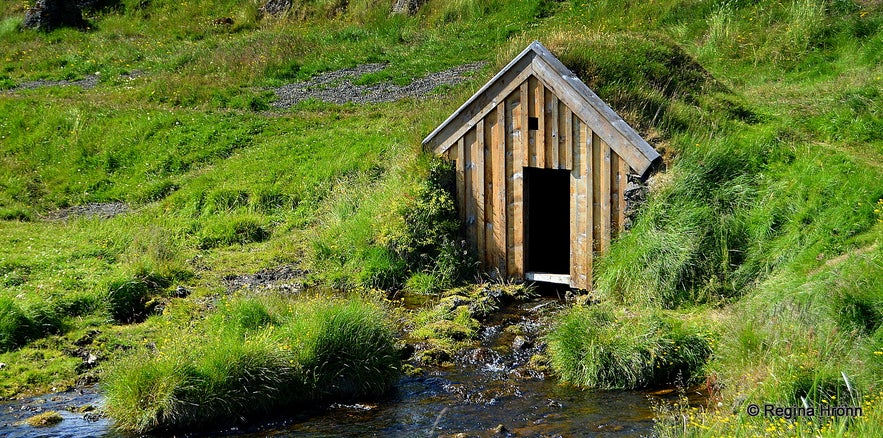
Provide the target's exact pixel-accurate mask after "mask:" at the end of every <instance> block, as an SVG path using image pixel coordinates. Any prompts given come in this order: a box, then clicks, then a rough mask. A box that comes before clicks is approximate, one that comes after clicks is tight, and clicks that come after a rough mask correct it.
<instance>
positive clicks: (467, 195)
mask: <svg viewBox="0 0 883 438" xmlns="http://www.w3.org/2000/svg"><path fill="white" fill-rule="evenodd" d="M475 141H476V140H475V128H472V129H470V130H468V131H466V134H465V135H463V170H464V173H463V176H464V181H463V183H464V187H463V205H465V206H466V208H465V210H466V220H465V221H464V224H465V226H466V241H467V242H468V243H469V248H470V249H471V250H473V251H475V253H476V254H477V253H478V241H477V235H476V232H475V229H476V223H477V221H476V219H475V216H476V214H477V213H476V206H477V203H476V202H475V158H474V157H475V152H474V151H475Z"/></svg>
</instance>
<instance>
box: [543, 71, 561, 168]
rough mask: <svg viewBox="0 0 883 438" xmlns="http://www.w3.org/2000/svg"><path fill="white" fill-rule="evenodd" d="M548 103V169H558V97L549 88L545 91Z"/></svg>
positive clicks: (546, 117)
mask: <svg viewBox="0 0 883 438" xmlns="http://www.w3.org/2000/svg"><path fill="white" fill-rule="evenodd" d="M545 101H546V115H545V120H546V141H545V143H546V168H549V169H558V150H559V149H560V148H559V145H558V132H559V130H558V96H556V95H555V93H552V90H549V89H548V88H547V89H546V90H545Z"/></svg>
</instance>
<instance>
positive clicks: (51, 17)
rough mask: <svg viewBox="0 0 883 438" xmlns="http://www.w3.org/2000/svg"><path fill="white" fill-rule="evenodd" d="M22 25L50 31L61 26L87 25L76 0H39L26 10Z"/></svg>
mask: <svg viewBox="0 0 883 438" xmlns="http://www.w3.org/2000/svg"><path fill="white" fill-rule="evenodd" d="M22 26H23V27H25V28H27V29H37V30H42V31H50V30H52V29H56V28H59V27H66V26H67V27H80V28H82V27H86V21H85V20H83V12H82V11H80V8H79V7H78V6H77V2H76V1H75V0H37V1H36V2H35V3H34V6H31V8H30V9H28V11H27V12H25V19H24V21H23V22H22Z"/></svg>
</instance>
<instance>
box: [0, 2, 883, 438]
mask: <svg viewBox="0 0 883 438" xmlns="http://www.w3.org/2000/svg"><path fill="white" fill-rule="evenodd" d="M259 6H260V4H258V3H255V2H252V1H242V0H228V1H215V2H210V1H202V0H195V1H189V2H184V3H181V2H170V1H165V0H154V1H151V2H137V1H134V0H132V1H130V0H124V1H121V2H120V3H118V4H116V5H115V6H114V7H111V8H108V9H104V10H101V11H97V12H92V13H89V14H87V19H88V20H89V23H90V28H89V29H88V30H84V31H81V30H75V29H59V30H55V31H52V32H49V33H41V32H35V31H30V30H22V29H21V28H20V25H21V22H22V19H23V15H24V8H25V4H23V3H20V2H5V3H3V4H2V6H0V20H2V21H0V41H2V44H0V60H3V62H2V70H0V88H3V89H5V90H6V91H3V92H2V94H0V218H2V222H0V242H2V245H0V274H2V276H0V312H2V313H0V351H2V353H0V362H3V363H6V364H7V365H8V366H7V367H5V368H2V369H0V396H12V395H16V394H22V393H27V392H40V391H46V390H48V389H50V388H52V387H61V386H64V385H71V384H74V383H75V382H77V381H78V380H79V381H80V382H84V381H89V380H93V379H95V378H97V377H96V376H98V375H99V374H97V373H96V371H95V370H93V369H88V368H85V367H84V366H83V365H82V363H83V361H82V359H81V358H79V357H77V354H78V353H77V351H80V350H82V347H81V344H82V342H85V341H83V339H84V338H85V337H88V335H89V333H92V331H93V330H96V329H97V330H99V331H100V334H98V335H94V336H92V337H93V338H94V339H90V340H89V344H88V345H89V347H88V348H89V350H90V351H94V352H96V353H97V354H98V355H99V356H100V359H101V360H102V361H107V362H113V361H114V360H116V358H117V357H121V356H126V355H128V354H131V352H132V351H134V352H135V354H142V353H141V352H142V351H145V348H147V347H145V345H147V344H150V343H151V342H152V340H154V341H155V340H156V339H158V338H162V336H163V333H167V332H168V331H170V330H176V327H182V326H185V325H187V324H190V323H191V320H192V319H200V318H201V317H202V316H203V315H210V314H213V313H214V310H213V309H215V303H216V301H217V300H218V299H219V297H223V296H225V295H227V294H228V293H229V291H228V290H227V288H226V286H225V284H224V282H223V279H224V278H225V277H226V276H229V275H236V274H244V273H253V272H256V271H258V270H260V269H262V268H270V267H275V266H279V265H295V266H297V267H299V268H300V269H303V270H305V271H309V274H308V276H307V279H306V281H307V282H308V283H309V284H317V285H320V284H321V285H331V286H334V287H338V288H344V289H353V288H359V287H376V288H385V289H386V288H392V289H395V288H401V287H404V286H406V285H407V286H408V287H410V288H411V289H412V290H415V291H423V292H432V291H438V290H439V289H442V288H445V287H451V286H453V285H455V284H456V283H457V282H459V281H461V280H463V279H472V278H474V272H473V271H472V270H471V266H470V264H469V263H468V262H466V263H463V261H462V259H463V258H462V257H460V256H459V255H458V254H459V253H458V251H459V250H460V249H459V247H458V246H457V244H456V236H455V235H454V234H455V230H454V228H455V226H453V224H452V222H451V218H452V208H453V205H452V204H451V201H450V198H449V197H447V195H446V194H445V191H444V187H445V185H446V182H445V172H444V169H443V166H441V165H439V164H438V163H437V162H435V161H433V160H431V159H429V157H427V156H425V155H423V154H421V152H420V148H419V144H420V140H421V138H422V137H423V136H424V135H425V134H426V133H428V132H430V131H431V130H432V128H433V127H434V126H436V125H437V124H438V123H440V122H441V121H442V120H444V119H445V117H446V116H447V115H448V114H449V113H450V112H451V111H453V110H454V109H455V108H456V107H457V106H459V104H460V103H461V102H462V101H463V100H465V99H466V98H467V97H468V96H469V95H470V94H471V93H472V92H474V90H476V89H477V88H478V87H479V86H480V85H481V84H482V83H483V82H484V81H485V80H487V78H489V77H490V76H491V75H492V74H493V73H494V72H495V71H496V70H497V69H498V68H500V67H502V66H503V65H505V63H506V62H508V61H509V59H511V57H512V56H514V55H515V54H517V53H518V52H519V51H520V50H522V49H523V48H524V47H525V46H526V45H527V44H528V43H529V42H530V41H532V40H533V39H539V40H540V41H542V42H543V43H544V44H545V45H547V46H548V47H549V48H550V49H552V51H553V52H555V53H556V54H557V55H558V56H559V57H560V58H561V59H562V61H563V62H564V63H565V64H567V65H568V66H569V67H570V68H571V69H573V70H574V71H575V72H576V73H577V74H578V75H579V76H580V77H581V78H582V79H583V80H584V81H585V82H586V83H588V84H589V86H590V87H592V88H593V89H594V90H595V91H596V92H597V93H598V94H599V95H600V96H601V97H602V98H603V99H604V100H606V101H607V102H609V103H610V104H611V106H612V107H613V108H614V109H615V110H616V111H617V112H619V113H620V114H622V115H623V117H624V118H625V119H626V120H627V121H628V122H629V123H630V124H632V125H633V126H635V127H636V128H637V129H638V130H639V132H640V133H641V134H642V135H643V136H644V137H645V138H647V139H648V140H649V141H650V142H651V143H652V144H653V145H654V146H655V147H656V148H657V149H658V150H660V151H661V152H662V153H663V155H664V157H665V160H666V162H665V164H666V166H665V168H664V169H663V171H662V172H661V173H659V174H657V175H655V176H654V177H653V178H652V179H651V181H650V186H651V190H650V194H649V198H648V200H647V202H646V204H644V205H643V206H642V207H641V208H640V211H639V215H638V217H637V219H636V220H635V222H634V225H633V227H632V229H631V230H630V231H629V232H628V233H625V234H624V235H623V236H622V237H621V238H620V239H618V241H617V242H615V243H614V244H613V247H612V250H611V252H610V253H609V254H608V255H607V256H606V257H605V258H604V259H603V260H602V262H601V266H600V267H599V269H598V270H597V272H596V274H597V275H596V278H595V285H596V287H595V292H594V293H595V295H596V296H598V297H600V298H601V301H602V304H600V305H595V306H575V307H574V308H573V309H571V310H569V311H567V313H566V314H565V315H562V318H561V324H560V326H559V327H557V328H556V331H555V332H553V334H552V335H550V338H549V341H550V360H551V362H552V364H553V365H554V366H555V368H556V371H557V372H558V374H559V376H560V377H561V378H562V379H563V380H565V381H570V382H572V383H575V384H578V385H583V386H588V387H632V386H641V385H647V384H653V383H656V382H662V381H666V382H668V381H671V380H672V379H673V378H674V377H676V375H677V374H679V373H680V374H681V377H682V378H683V379H685V380H694V381H702V382H705V385H706V386H707V389H708V390H709V391H710V394H711V398H712V400H715V401H720V404H719V408H718V409H713V410H710V411H708V412H679V413H683V414H684V415H685V416H687V415H689V416H690V418H691V419H692V422H691V424H688V426H687V428H688V431H689V433H691V434H697V435H707V434H735V433H749V432H751V433H759V434H765V433H770V431H769V430H766V431H765V429H766V428H768V427H769V426H770V421H769V419H768V418H763V417H749V416H747V415H746V414H745V406H746V404H749V403H756V404H760V405H763V404H764V403H773V404H776V405H780V406H796V405H799V404H801V403H803V402H804V400H805V401H806V403H808V404H811V405H820V404H822V403H831V402H833V400H835V398H836V399H837V400H844V399H846V398H848V399H849V400H850V403H866V402H867V403H869V404H868V405H867V406H868V410H867V411H866V412H867V415H866V419H867V421H864V422H861V421H859V422H856V424H851V423H850V422H849V421H837V422H834V423H833V426H832V425H830V424H828V425H826V424H825V423H824V422H823V421H818V422H812V423H811V424H807V425H803V424H800V425H798V426H794V424H793V423H792V429H791V431H793V430H794V429H793V427H800V428H803V429H800V430H801V431H802V432H805V433H815V432H818V431H820V430H823V429H824V431H825V432H824V433H826V434H827V433H831V434H833V435H837V434H841V433H844V432H845V431H846V430H847V428H851V430H852V431H853V432H854V433H863V432H864V433H868V434H873V433H874V432H875V430H874V429H873V424H875V423H874V421H875V419H878V420H879V417H880V415H881V414H880V412H881V411H883V410H881V409H880V406H879V403H880V401H881V398H880V397H879V394H880V391H881V390H883V387H881V384H883V381H881V380H880V377H879V376H880V375H881V374H880V373H881V371H883V327H881V324H883V247H881V243H880V240H881V237H883V169H881V165H880V163H881V162H883V136H881V135H880V132H883V114H881V112H883V96H881V90H883V32H881V26H883V6H881V5H880V4H879V2H873V1H855V2H853V1H846V0H827V1H812V0H795V1H791V2H772V1H707V0H689V1H675V0H661V1H654V2H643V3H639V4H634V3H633V2H623V1H617V0H608V1H598V2H594V1H593V2H587V1H578V0H573V1H566V2H556V1H551V0H531V1H509V0H493V1H477V0H430V1H429V2H428V3H427V4H426V5H425V6H423V7H422V8H421V9H420V10H419V12H418V13H417V14H416V15H415V16H402V15H391V14H389V2H387V1H370V0H369V1H352V2H336V1H325V0H316V1H297V0H296V1H295V2H294V7H293V9H292V10H291V11H289V12H288V13H287V14H284V15H283V16H281V17H270V16H264V17H260V14H259V13H258V7H259ZM181 17H187V18H186V19H182V18H181ZM222 17H231V18H232V19H233V24H232V25H224V24H214V20H215V19H217V18H222ZM475 61H486V62H487V66H486V67H484V68H483V69H482V70H480V71H479V72H478V73H477V74H476V75H475V76H473V77H472V79H471V80H470V81H467V82H466V83H464V84H461V85H458V86H455V87H453V88H444V89H442V90H437V93H435V94H434V95H432V96H430V97H428V98H427V99H405V100H401V101H397V102H393V103H381V104H367V105H357V104H344V105H335V104H328V103H323V102H318V101H306V102H301V103H299V104H297V105H295V106H294V107H293V108H291V109H279V108H276V107H274V106H272V102H273V100H274V99H275V97H274V94H273V92H272V91H271V88H270V87H274V86H278V85H282V84H285V83H289V82H292V81H298V80H305V79H308V78H310V77H312V76H313V75H315V74H317V73H320V72H327V71H332V70H336V69H340V68H347V67H353V66H356V65H360V64H364V63H387V66H386V68H384V69H383V70H381V71H380V72H377V73H371V74H368V75H365V76H362V77H360V78H358V79H357V82H358V83H360V84H375V83H381V82H385V81H391V82H393V83H396V84H400V85H401V84H406V83H408V82H410V81H411V80H413V79H415V78H419V77H422V76H423V75H425V74H427V73H430V72H437V71H441V70H444V69H447V68H450V67H454V66H457V65H462V64H465V63H468V62H475ZM84 78H96V79H97V85H96V86H95V87H94V88H87V89H83V88H80V87H75V86H49V87H36V88H16V87H18V86H19V85H21V84H25V83H28V82H30V81H39V80H42V81H60V80H68V81H74V80H80V79H84ZM110 201H122V202H125V203H127V204H128V205H129V206H131V207H132V208H133V212H131V213H128V214H125V215H121V216H116V217H113V218H111V219H99V218H73V219H69V220H64V221H59V220H46V219H45V217H46V216H47V215H51V213H52V212H54V211H57V210H58V209H60V208H65V207H69V206H77V205H83V204H87V203H92V202H110ZM458 261H459V262H458ZM179 286H183V287H186V288H187V290H189V291H192V293H191V294H190V295H189V296H188V297H186V298H181V297H177V296H176V295H175V291H176V290H177V288H178V287H179ZM279 315H281V316H279V318H280V320H285V318H287V316H284V315H286V314H285V313H284V312H282V313H280V314H279ZM280 324H282V325H284V323H280ZM623 327H627V328H628V329H629V331H627V332H623ZM623 333H626V334H633V335H634V336H633V337H626V336H622V334H623ZM78 341H79V342H78ZM676 347H677V348H678V350H675V348H676ZM681 347H683V348H681ZM675 351H677V352H678V353H677V354H674V352H675ZM672 355H674V356H676V358H672V357H671V356H672ZM663 356H666V357H668V359H663V358H662V357H663ZM634 357H639V358H643V359H641V360H637V361H636V360H631V358H634ZM648 358H649V359H648ZM656 365H658V366H659V367H661V368H663V369H664V370H663V371H664V372H660V371H654V366H656ZM158 367H159V366H158ZM647 367H650V368H649V369H647ZM623 376H634V377H635V378H625V379H623V378H622V377H623ZM664 417H665V416H664V415H662V416H661V417H660V418H661V419H660V425H661V426H660V431H661V432H660V433H663V434H664V433H668V432H671V431H672V430H674V429H669V428H666V424H667V423H666V421H665V419H664ZM685 418H686V417H685ZM876 424H879V422H878V423H876ZM785 427H787V425H786V426H785ZM825 428H827V429H825ZM782 433H783V434H788V433H789V432H788V431H787V430H785V431H782Z"/></svg>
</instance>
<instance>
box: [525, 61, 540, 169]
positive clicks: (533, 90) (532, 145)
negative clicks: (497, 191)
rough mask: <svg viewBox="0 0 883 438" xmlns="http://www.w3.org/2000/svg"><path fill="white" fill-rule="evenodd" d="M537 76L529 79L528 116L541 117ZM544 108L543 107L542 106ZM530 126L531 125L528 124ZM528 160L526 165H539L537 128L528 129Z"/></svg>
mask: <svg viewBox="0 0 883 438" xmlns="http://www.w3.org/2000/svg"><path fill="white" fill-rule="evenodd" d="M537 84H538V82H537V78H535V77H533V76H531V77H530V79H528V80H527V94H528V96H527V99H528V100H527V114H528V118H535V119H539V117H540V116H539V114H538V112H539V111H537ZM541 108H542V107H541ZM528 126H529V125H528ZM527 143H528V148H527V157H525V159H526V160H527V164H526V165H525V166H526V167H536V166H537V130H536V129H528V130H527Z"/></svg>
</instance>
